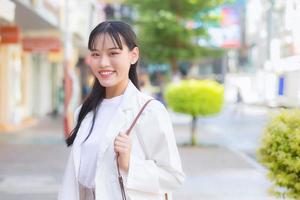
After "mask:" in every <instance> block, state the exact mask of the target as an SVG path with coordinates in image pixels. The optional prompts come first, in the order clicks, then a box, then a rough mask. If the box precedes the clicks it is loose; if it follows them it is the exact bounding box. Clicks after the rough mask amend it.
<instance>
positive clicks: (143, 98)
mask: <svg viewBox="0 0 300 200" xmlns="http://www.w3.org/2000/svg"><path fill="white" fill-rule="evenodd" d="M139 99H140V102H141V103H140V106H141V107H142V106H143V105H144V104H145V103H146V102H147V101H149V100H151V101H150V102H149V104H148V105H147V107H146V108H145V113H149V112H150V113H153V114H158V113H167V109H166V107H165V106H164V104H162V103H161V102H160V101H158V100H157V99H155V98H154V97H152V96H150V95H148V94H145V93H142V92H140V93H139Z"/></svg>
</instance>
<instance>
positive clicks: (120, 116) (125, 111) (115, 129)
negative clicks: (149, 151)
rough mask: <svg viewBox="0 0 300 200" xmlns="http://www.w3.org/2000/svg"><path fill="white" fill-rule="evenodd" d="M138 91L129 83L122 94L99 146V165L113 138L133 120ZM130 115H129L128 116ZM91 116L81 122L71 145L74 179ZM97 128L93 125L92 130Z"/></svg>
mask: <svg viewBox="0 0 300 200" xmlns="http://www.w3.org/2000/svg"><path fill="white" fill-rule="evenodd" d="M138 92H139V91H138V89H137V88H136V87H135V86H134V84H133V83H132V82H131V81H129V83H128V85H127V88H126V90H125V92H124V96H123V99H122V102H121V104H120V106H119V108H118V110H117V112H116V113H115V115H114V117H113V119H112V120H111V122H110V123H109V125H108V128H107V131H106V133H105V135H106V136H105V138H106V139H105V141H104V142H103V143H102V144H101V145H100V146H99V154H98V163H101V161H102V159H103V156H104V153H105V152H106V151H107V149H108V147H109V146H110V145H111V144H112V143H113V141H114V139H115V137H116V136H117V135H118V134H119V133H120V131H125V130H126V129H127V128H128V127H127V126H128V125H129V123H130V119H131V118H133V117H132V116H131V115H133V113H132V112H130V111H131V110H132V109H133V108H134V107H135V106H136V105H135V104H136V99H137V93H138ZM130 114H131V115H130ZM92 119H93V115H92V113H89V114H88V115H87V116H86V119H84V121H85V122H84V123H83V122H82V125H81V127H80V128H79V130H78V133H77V138H76V140H75V141H74V145H73V156H74V167H75V173H76V178H77V179H78V173H79V167H80V156H81V143H82V142H83V141H84V139H85V137H86V136H87V134H88V131H89V130H90V127H91V125H92ZM95 128H97V125H96V124H95V126H94V129H95Z"/></svg>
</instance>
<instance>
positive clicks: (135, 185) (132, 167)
mask: <svg viewBox="0 0 300 200" xmlns="http://www.w3.org/2000/svg"><path fill="white" fill-rule="evenodd" d="M135 129H136V131H135V133H134V134H138V135H137V136H138V138H139V141H140V144H141V145H142V146H143V149H144V151H145V152H144V153H145V154H146V157H147V158H146V159H141V158H140V157H137V156H135V155H133V154H131V156H130V163H129V170H128V173H127V176H126V179H125V182H126V188H127V189H129V190H130V189H131V190H138V191H142V192H149V193H154V194H163V193H167V192H171V191H172V190H174V189H175V188H177V187H179V186H180V185H181V184H182V183H183V181H184V178H185V175H184V173H183V171H182V166H181V161H180V157H179V153H178V149H177V146H176V141H175V137H174V132H173V127H172V123H171V120H170V117H169V114H168V112H167V110H166V108H165V107H164V106H163V105H162V104H161V103H160V102H158V101H153V102H150V104H149V105H148V107H147V108H146V109H145V110H144V113H143V114H142V115H141V117H140V119H139V121H138V123H137V124H136V127H135Z"/></svg>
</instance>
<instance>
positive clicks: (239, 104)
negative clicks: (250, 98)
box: [234, 87, 243, 115]
mask: <svg viewBox="0 0 300 200" xmlns="http://www.w3.org/2000/svg"><path fill="white" fill-rule="evenodd" d="M234 113H235V115H239V114H243V96H242V93H241V89H240V88H239V87H238V88H237V92H236V104H235V108H234Z"/></svg>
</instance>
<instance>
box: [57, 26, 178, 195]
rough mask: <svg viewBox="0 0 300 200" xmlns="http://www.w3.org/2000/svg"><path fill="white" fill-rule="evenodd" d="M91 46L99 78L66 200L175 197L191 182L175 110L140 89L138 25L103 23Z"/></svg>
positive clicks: (73, 141)
mask: <svg viewBox="0 0 300 200" xmlns="http://www.w3.org/2000/svg"><path fill="white" fill-rule="evenodd" d="M88 47H89V50H90V53H91V63H90V67H91V71H92V72H93V75H94V76H95V81H94V85H93V88H92V90H91V92H90V95H89V96H88V98H87V99H86V100H85V101H84V102H83V104H82V105H81V106H80V107H79V108H77V109H76V111H75V120H76V126H75V128H74V130H73V131H72V132H71V134H70V136H69V137H68V138H67V140H66V142H67V144H68V146H70V145H72V149H71V153H70V157H69V160H68V163H67V167H66V171H65V175H64V178H63V185H62V188H61V190H60V193H59V198H58V199H59V200H95V199H103V200H121V199H126V198H127V199H131V200H144V199H153V200H155V199H157V200H161V199H169V200H170V199H172V191H173V190H174V189H175V188H177V187H178V186H179V185H181V183H182V181H183V179H184V174H183V172H182V167H181V161H180V158H179V154H178V149H177V147H176V141H175V138H174V134H173V128H172V124H171V120H170V118H169V115H168V112H167V110H166V109H165V107H164V106H163V105H162V104H161V103H160V102H159V101H157V100H153V99H152V97H150V96H148V95H146V94H143V93H141V92H140V91H139V89H138V88H139V87H138V77H137V72H136V68H137V63H138V59H139V48H138V45H137V43H136V36H135V34H134V32H133V31H132V28H131V27H130V26H129V25H128V24H126V23H124V22H120V21H105V22H102V23H100V24H99V25H98V26H96V27H95V29H94V30H93V31H92V32H91V34H90V37H89V43H88ZM146 102H147V103H149V104H146ZM144 106H147V107H144ZM142 108H145V110H144V111H143V110H142ZM140 112H142V114H141V115H140V118H137V119H138V121H137V123H136V124H134V123H132V122H133V121H134V119H136V118H135V117H136V116H137V115H138V113H140ZM131 125H133V129H132V131H131V134H130V135H127V134H126V133H128V131H130V130H131V129H130V128H129V127H130V126H131ZM116 162H117V164H116ZM119 173H120V174H119ZM119 175H122V177H121V176H119ZM118 178H120V179H118ZM122 178H123V180H122ZM118 180H119V182H118Z"/></svg>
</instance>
